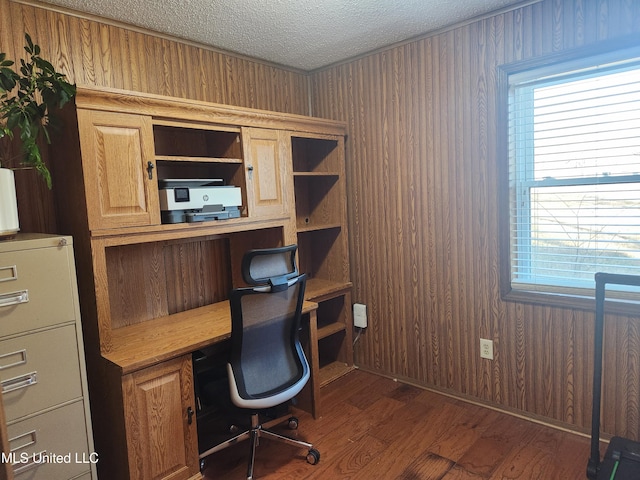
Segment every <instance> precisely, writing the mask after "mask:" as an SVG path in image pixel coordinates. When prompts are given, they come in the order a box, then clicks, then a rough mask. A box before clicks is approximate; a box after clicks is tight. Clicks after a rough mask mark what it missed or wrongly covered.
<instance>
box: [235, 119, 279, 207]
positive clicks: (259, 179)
mask: <svg viewBox="0 0 640 480" xmlns="http://www.w3.org/2000/svg"><path fill="white" fill-rule="evenodd" d="M242 139H243V144H244V154H245V168H246V173H247V177H246V180H247V181H246V184H247V203H248V207H249V217H254V218H255V217H260V218H268V217H282V216H286V215H287V213H288V212H289V205H288V203H287V202H286V198H287V195H286V193H287V189H288V188H290V187H289V185H288V183H289V182H290V178H291V175H290V174H289V172H290V170H291V155H290V153H289V152H290V151H291V148H290V147H289V144H290V141H289V138H288V136H286V135H284V133H283V132H280V131H278V130H268V129H262V128H243V129H242Z"/></svg>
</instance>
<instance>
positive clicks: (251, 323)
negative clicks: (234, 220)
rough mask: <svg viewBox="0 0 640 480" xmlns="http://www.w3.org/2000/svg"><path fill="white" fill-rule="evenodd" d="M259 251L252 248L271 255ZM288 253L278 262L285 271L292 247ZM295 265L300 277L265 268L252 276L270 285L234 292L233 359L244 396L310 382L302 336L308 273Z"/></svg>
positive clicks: (254, 396)
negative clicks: (274, 272)
mask: <svg viewBox="0 0 640 480" xmlns="http://www.w3.org/2000/svg"><path fill="white" fill-rule="evenodd" d="M293 251H294V254H295V249H294V250H293ZM255 252H256V251H252V252H249V253H250V255H251V256H252V258H254V259H256V258H259V259H260V260H259V261H260V262H264V260H265V259H266V258H267V254H266V253H261V254H256V253H255ZM284 254H285V255H286V257H287V261H286V263H285V264H283V263H282V261H279V262H276V265H277V264H279V265H280V267H282V266H283V265H286V269H285V270H290V265H291V264H290V262H291V258H292V257H291V256H290V255H291V250H287V251H286V252H284ZM282 255H283V252H282V251H278V252H276V256H280V258H281V259H282ZM294 270H295V271H296V275H295V276H291V275H290V274H288V273H286V274H279V275H275V276H273V275H271V274H269V273H268V272H267V270H266V269H262V270H260V271H261V273H260V275H262V274H264V273H266V275H264V276H262V277H253V278H254V279H255V278H262V279H263V280H261V281H262V282H268V283H267V284H262V285H256V286H254V287H246V288H237V289H235V290H233V291H232V292H231V295H230V297H229V301H230V305H231V323H232V325H231V357H230V362H229V364H230V367H231V369H232V371H233V381H234V382H235V385H236V387H237V392H238V395H239V396H240V398H241V399H245V400H251V399H263V398H268V397H274V396H277V395H278V394H280V393H282V392H286V391H287V390H289V389H291V388H292V387H295V386H296V385H297V384H298V383H300V382H304V383H306V381H307V379H308V377H309V364H308V362H307V359H306V358H305V355H304V352H303V350H302V346H301V344H300V340H299V336H298V331H299V328H300V319H301V315H302V304H303V301H304V291H305V285H306V275H304V274H302V275H298V274H297V269H295V260H294ZM282 271H283V269H282V268H280V269H279V270H278V272H282ZM254 273H255V270H254ZM274 282H275V284H274ZM300 388H301V386H300ZM298 391H299V389H298ZM292 396H293V395H292Z"/></svg>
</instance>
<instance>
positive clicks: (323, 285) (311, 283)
mask: <svg viewBox="0 0 640 480" xmlns="http://www.w3.org/2000/svg"><path fill="white" fill-rule="evenodd" d="M351 287H352V284H351V282H334V281H332V280H325V279H323V278H313V277H312V278H309V279H308V280H307V288H306V291H305V299H307V300H310V301H322V300H325V299H327V298H333V297H335V296H336V295H340V294H344V293H345V292H348V291H349V290H351Z"/></svg>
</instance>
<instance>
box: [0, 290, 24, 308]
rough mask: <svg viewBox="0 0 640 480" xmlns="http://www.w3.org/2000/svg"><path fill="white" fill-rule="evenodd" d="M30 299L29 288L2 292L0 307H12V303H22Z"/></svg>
mask: <svg viewBox="0 0 640 480" xmlns="http://www.w3.org/2000/svg"><path fill="white" fill-rule="evenodd" d="M28 301H29V290H21V291H19V292H9V293H2V294H0V307H10V306H11V305H20V304H21V303H27V302H28Z"/></svg>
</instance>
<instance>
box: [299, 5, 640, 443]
mask: <svg viewBox="0 0 640 480" xmlns="http://www.w3.org/2000/svg"><path fill="white" fill-rule="evenodd" d="M639 31H640V2H638V1H636V0H543V1H541V2H538V3H533V4H531V3H530V4H528V5H526V6H521V7H520V8H517V9H515V10H511V11H506V12H502V13H499V14H496V15H493V16H489V17H486V18H484V19H481V20H478V21H475V22H472V23H469V24H466V25H461V26H458V27H457V28H452V29H448V30H446V31H443V32H440V33H438V34H435V35H432V36H429V37H425V38H422V39H418V40H416V41H412V42H409V43H405V44H402V45H398V46H396V47H395V48H391V49H387V50H382V51H379V52H376V53H374V54H371V55H368V56H364V57H362V58H358V59H354V60H353V61H351V62H348V63H344V64H340V65H337V66H334V67H332V68H328V69H325V70H322V71H319V72H315V73H314V74H313V75H312V103H313V113H314V115H317V116H320V117H328V118H333V119H338V120H343V121H346V122H347V124H348V141H347V182H348V200H349V231H350V248H351V272H352V280H353V283H354V286H355V287H354V301H355V302H360V303H365V304H367V306H368V310H367V312H368V316H369V327H368V328H367V329H366V330H365V332H364V333H363V334H362V335H361V336H360V339H359V340H358V343H357V344H356V346H355V356H356V363H357V364H358V365H360V366H361V367H362V368H366V369H370V370H374V371H378V372H382V373H384V374H387V375H391V376H396V377H399V378H402V379H405V380H409V381H411V382H414V383H416V384H419V385H424V386H429V387H434V388H437V389H442V390H446V391H448V392H451V393H454V394H456V395H461V396H465V397H468V398H472V399H477V400H480V401H483V402H489V403H491V404H494V405H499V406H501V407H502V408H504V409H506V410H513V411H519V412H525V413H526V414H527V415H530V416H534V417H539V418H541V419H543V420H548V421H550V422H552V423H560V424H562V425H565V426H566V425H569V426H571V428H575V429H578V430H588V429H589V428H590V414H591V389H592V382H591V375H592V364H593V359H592V352H593V346H592V343H593V340H592V335H593V326H592V325H593V321H594V315H593V313H592V312H591V311H582V310H577V309H576V310H573V309H570V308H553V307H551V306H543V305H528V304H520V303H506V302H503V301H502V300H501V298H500V289H499V281H498V280H499V279H498V275H499V268H498V259H499V254H500V252H499V244H498V235H497V234H498V217H497V212H498V204H497V201H498V194H497V191H498V184H497V178H496V176H497V161H496V156H497V152H498V148H497V145H496V138H497V123H498V122H497V98H496V90H497V80H496V67H497V66H498V65H501V64H504V63H509V62H513V61H517V60H524V59H529V58H532V57H537V56H541V55H545V54H551V53H553V52H560V51H563V50H566V49H570V48H573V47H578V46H582V45H586V44H593V43H595V42H598V41H601V40H604V39H609V38H613V37H616V36H621V35H625V34H630V33H632V32H639ZM607 322H608V327H607V330H606V343H605V355H606V364H605V372H606V375H607V379H606V383H605V397H604V405H605V406H606V409H605V414H604V416H603V421H604V430H606V431H607V432H609V433H616V434H620V435H625V436H629V437H632V438H638V436H639V435H640V418H639V417H640V415H639V409H640V363H639V362H640V318H628V317H623V316H608V317H607ZM481 337H482V338H489V339H492V340H493V341H494V349H495V360H493V361H490V360H483V359H480V352H479V339H480V338H481Z"/></svg>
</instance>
